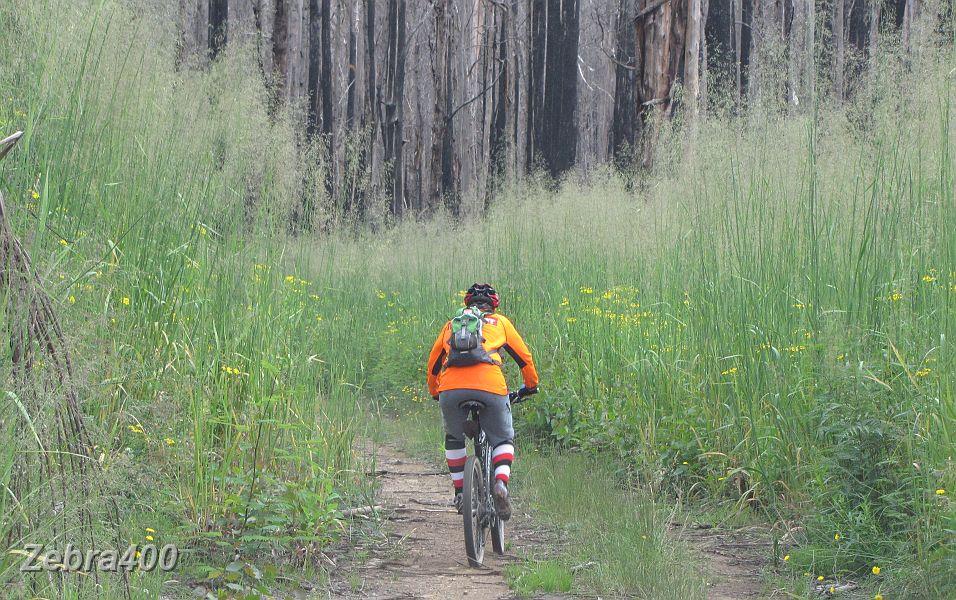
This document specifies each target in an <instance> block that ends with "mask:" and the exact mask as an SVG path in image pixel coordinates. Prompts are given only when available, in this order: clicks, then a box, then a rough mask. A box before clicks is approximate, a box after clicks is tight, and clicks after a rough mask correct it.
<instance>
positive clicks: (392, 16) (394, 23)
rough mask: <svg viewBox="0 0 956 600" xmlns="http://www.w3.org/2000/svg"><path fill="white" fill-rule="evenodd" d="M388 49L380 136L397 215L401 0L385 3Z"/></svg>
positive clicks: (400, 199) (400, 206)
mask: <svg viewBox="0 0 956 600" xmlns="http://www.w3.org/2000/svg"><path fill="white" fill-rule="evenodd" d="M387 22H388V51H387V52H386V57H385V98H384V105H385V109H384V117H383V119H382V137H383V140H384V146H385V162H386V163H387V164H388V165H389V169H390V172H389V177H388V183H389V184H390V185H389V187H390V188H391V194H392V200H391V211H392V214H394V215H401V214H402V211H403V210H404V208H405V165H404V162H403V159H404V156H403V148H402V146H403V144H404V140H403V125H404V122H403V116H404V104H405V97H404V96H405V0H389V2H388V19H387Z"/></svg>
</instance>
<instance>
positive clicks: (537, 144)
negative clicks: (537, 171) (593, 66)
mask: <svg viewBox="0 0 956 600" xmlns="http://www.w3.org/2000/svg"><path fill="white" fill-rule="evenodd" d="M531 18H532V50H531V69H530V70H531V76H532V84H531V85H532V94H531V95H530V96H529V110H528V112H529V118H530V120H531V126H530V128H529V132H530V134H531V135H530V140H529V143H528V157H529V161H528V162H529V167H532V166H533V164H534V161H535V160H536V158H537V157H539V156H540V159H541V161H542V166H543V167H544V168H545V169H546V170H547V172H548V174H550V175H551V176H552V177H558V176H560V175H561V174H562V173H563V172H565V171H567V170H568V169H570V168H571V167H572V166H574V161H575V153H576V150H577V129H576V128H575V127H573V126H571V124H572V123H574V113H575V110H576V109H577V83H578V70H577V69H578V32H579V29H580V24H579V18H580V7H579V5H578V0H535V2H534V4H533V5H532V16H531Z"/></svg>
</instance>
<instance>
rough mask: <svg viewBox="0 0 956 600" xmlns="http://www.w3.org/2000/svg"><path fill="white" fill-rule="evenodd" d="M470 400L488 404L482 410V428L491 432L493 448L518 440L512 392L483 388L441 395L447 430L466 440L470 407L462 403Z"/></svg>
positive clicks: (439, 401) (455, 436)
mask: <svg viewBox="0 0 956 600" xmlns="http://www.w3.org/2000/svg"><path fill="white" fill-rule="evenodd" d="M466 400H479V401H481V402H484V403H485V408H484V410H482V411H481V428H482V429H483V430H484V432H485V435H487V436H488V442H489V443H490V444H491V447H492V448H494V447H495V446H497V445H498V444H501V443H503V442H513V441H514V438H515V430H514V426H513V425H512V423H511V401H510V400H509V399H508V396H507V395H505V396H499V395H498V394H492V393H491V392H483V391H481V390H448V391H446V392H441V393H440V394H439V395H438V403H439V404H440V405H441V414H442V418H443V420H444V421H445V433H447V434H448V435H450V436H452V437H453V438H455V439H456V440H461V441H464V440H465V429H464V428H465V420H466V419H467V418H468V414H469V411H468V410H467V409H464V408H458V404H459V403H461V402H464V401H466Z"/></svg>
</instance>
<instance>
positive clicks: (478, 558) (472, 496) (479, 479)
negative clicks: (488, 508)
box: [461, 456, 488, 567]
mask: <svg viewBox="0 0 956 600" xmlns="http://www.w3.org/2000/svg"><path fill="white" fill-rule="evenodd" d="M486 485H488V483H487V481H485V477H484V473H482V468H481V463H480V462H478V461H477V460H475V457H474V456H469V457H468V461H467V462H466V463H465V481H464V487H463V489H462V493H461V500H462V502H461V505H462V506H461V515H462V517H463V520H464V524H465V554H466V555H467V556H468V564H469V565H471V566H473V567H480V566H481V564H482V560H484V558H485V528H484V525H482V520H483V515H482V512H483V511H484V507H483V506H482V504H483V503H484V499H485V497H486V495H487V492H486V491H485V486H486Z"/></svg>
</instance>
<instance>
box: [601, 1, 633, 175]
mask: <svg viewBox="0 0 956 600" xmlns="http://www.w3.org/2000/svg"><path fill="white" fill-rule="evenodd" d="M635 4H636V2H635V0H620V3H619V5H618V16H617V18H618V22H617V28H616V32H615V37H616V38H617V42H616V59H617V60H616V62H615V68H614V112H613V116H612V121H613V122H612V123H611V140H610V141H611V145H610V148H608V150H609V153H610V155H611V156H613V157H614V160H615V162H617V164H618V165H619V166H622V167H623V166H625V163H626V162H627V161H629V160H630V158H631V156H632V154H631V149H632V148H633V147H634V143H635V141H636V139H637V101H636V96H635V94H636V78H635V73H636V71H637V57H636V56H635V52H634V51H635V48H634V26H633V22H634V7H635Z"/></svg>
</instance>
